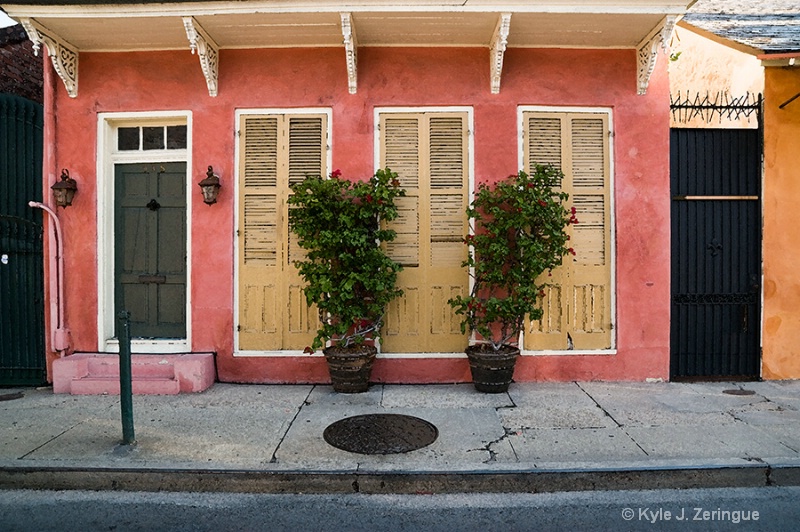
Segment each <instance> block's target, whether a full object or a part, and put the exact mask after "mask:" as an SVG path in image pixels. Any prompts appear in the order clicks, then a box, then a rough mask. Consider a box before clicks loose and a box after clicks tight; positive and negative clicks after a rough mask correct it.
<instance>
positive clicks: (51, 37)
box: [19, 18, 78, 98]
mask: <svg viewBox="0 0 800 532" xmlns="http://www.w3.org/2000/svg"><path fill="white" fill-rule="evenodd" d="M19 22H20V24H22V27H23V28H25V31H26V32H27V33H28V38H29V39H30V40H31V41H32V42H33V53H34V54H35V55H39V48H40V47H41V46H42V43H44V45H45V46H46V47H47V55H48V56H49V57H50V60H51V61H52V63H53V68H55V71H56V74H58V77H59V78H61V81H63V82H64V87H65V88H66V89H67V94H69V97H70V98H77V97H78V50H77V48H75V47H74V46H72V45H71V44H69V43H68V42H67V41H65V40H64V39H62V38H61V37H59V36H58V35H56V34H55V33H53V32H52V31H50V30H48V29H47V28H45V27H44V26H42V25H41V24H39V23H38V22H36V21H35V20H33V19H31V18H20V19H19Z"/></svg>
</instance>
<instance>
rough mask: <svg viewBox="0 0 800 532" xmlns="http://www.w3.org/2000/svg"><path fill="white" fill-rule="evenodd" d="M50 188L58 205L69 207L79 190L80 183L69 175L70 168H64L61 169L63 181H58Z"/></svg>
mask: <svg viewBox="0 0 800 532" xmlns="http://www.w3.org/2000/svg"><path fill="white" fill-rule="evenodd" d="M50 189H51V190H52V191H53V197H54V198H55V200H56V205H57V206H58V207H69V206H70V205H72V198H74V197H75V192H77V190H78V184H77V183H76V182H75V180H74V179H72V178H71V177H70V176H69V170H67V169H66V168H64V169H63V170H61V181H56V183H55V184H54V185H53V186H52V187H50Z"/></svg>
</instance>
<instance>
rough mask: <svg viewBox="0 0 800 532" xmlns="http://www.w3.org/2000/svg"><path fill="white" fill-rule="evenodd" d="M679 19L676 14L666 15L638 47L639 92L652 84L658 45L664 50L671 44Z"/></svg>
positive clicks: (643, 92)
mask: <svg viewBox="0 0 800 532" xmlns="http://www.w3.org/2000/svg"><path fill="white" fill-rule="evenodd" d="M677 21H678V17H677V16H676V15H668V16H666V17H664V20H662V21H661V22H660V23H659V24H658V25H657V26H656V27H655V28H653V30H652V31H651V32H650V33H649V34H648V35H647V37H645V38H644V40H643V41H642V42H640V43H639V46H638V47H637V50H636V51H637V54H636V56H637V63H638V64H637V69H636V70H637V93H638V94H645V93H647V86H648V85H649V84H650V76H651V75H652V74H653V70H655V68H656V59H658V47H659V45H661V47H662V48H664V50H666V49H667V47H668V46H669V40H670V38H671V37H672V30H673V29H675V23H676V22H677Z"/></svg>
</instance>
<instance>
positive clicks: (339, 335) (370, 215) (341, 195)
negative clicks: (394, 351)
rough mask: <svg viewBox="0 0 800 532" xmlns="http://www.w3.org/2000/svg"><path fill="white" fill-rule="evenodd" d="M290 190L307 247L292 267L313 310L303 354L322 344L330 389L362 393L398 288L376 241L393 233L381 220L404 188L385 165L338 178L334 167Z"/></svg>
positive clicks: (294, 226)
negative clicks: (358, 176) (312, 329)
mask: <svg viewBox="0 0 800 532" xmlns="http://www.w3.org/2000/svg"><path fill="white" fill-rule="evenodd" d="M291 189H292V195H291V196H290V198H289V200H288V203H289V225H290V227H291V230H292V231H293V232H294V233H295V234H296V235H297V241H298V245H299V246H300V247H301V248H303V249H304V250H305V251H306V255H305V257H304V258H303V259H302V260H298V261H296V262H295V265H296V266H297V267H298V269H299V271H300V275H301V276H302V277H303V280H304V281H305V283H306V286H305V287H304V289H303V290H304V293H305V296H306V301H307V302H308V304H309V305H316V306H317V308H318V309H319V315H320V325H319V328H318V330H317V335H316V337H315V338H314V341H313V343H312V344H311V346H309V347H307V348H306V352H309V353H313V352H314V351H315V350H317V349H319V348H321V347H324V349H323V353H324V354H325V359H326V360H327V362H328V368H329V370H330V374H331V381H332V383H333V387H334V390H336V391H337V392H345V393H355V392H363V391H366V390H367V389H368V387H369V376H370V372H371V369H372V363H373V361H374V360H375V355H376V353H377V349H376V348H375V341H376V340H377V339H379V338H380V330H381V325H382V324H383V317H384V314H385V311H386V305H387V304H388V303H389V302H390V301H391V300H392V299H394V298H395V297H397V296H399V295H401V294H402V290H400V289H398V288H397V287H396V286H395V285H396V281H397V273H398V272H399V271H400V270H401V269H402V266H401V265H400V264H398V263H397V262H394V261H393V260H392V259H391V258H390V257H389V256H388V255H387V254H386V251H385V249H384V247H383V246H382V245H381V243H382V242H389V241H391V240H394V238H395V236H396V235H395V232H394V231H392V230H389V229H386V227H385V225H382V222H388V221H391V220H393V219H394V218H396V217H397V207H396V206H395V198H397V197H398V196H403V195H404V194H405V192H404V191H403V190H402V189H401V188H400V182H399V181H398V180H397V174H396V173H394V172H392V171H391V170H390V169H389V168H386V169H382V170H378V171H377V172H376V173H375V175H374V176H372V177H371V178H370V179H369V180H367V181H350V180H347V179H342V178H341V172H340V171H338V170H336V171H334V172H333V173H332V174H331V175H330V178H329V179H323V178H322V177H319V176H315V177H307V178H306V179H305V180H303V181H302V182H299V183H296V184H294V185H292V186H291Z"/></svg>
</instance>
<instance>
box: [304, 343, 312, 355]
mask: <svg viewBox="0 0 800 532" xmlns="http://www.w3.org/2000/svg"><path fill="white" fill-rule="evenodd" d="M303 353H307V354H309V355H313V354H314V350H313V349H311V346H310V345H307V346H306V348H305V349H303Z"/></svg>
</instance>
